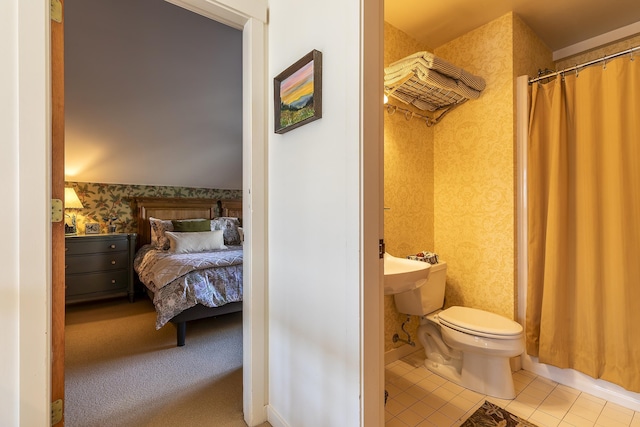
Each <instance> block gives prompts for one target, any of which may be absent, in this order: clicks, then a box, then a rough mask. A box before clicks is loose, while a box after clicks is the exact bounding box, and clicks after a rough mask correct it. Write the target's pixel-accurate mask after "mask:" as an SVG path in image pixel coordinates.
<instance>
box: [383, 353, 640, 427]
mask: <svg viewBox="0 0 640 427" xmlns="http://www.w3.org/2000/svg"><path fill="white" fill-rule="evenodd" d="M423 360H424V352H423V351H422V350H420V351H416V352H414V353H412V354H411V355H409V356H407V357H405V358H403V359H401V360H397V361H395V362H392V363H390V364H388V365H387V366H386V367H385V377H386V389H387V391H388V392H389V398H388V400H387V405H386V407H385V416H386V423H385V426H386V427H406V426H410V427H433V426H435V427H450V426H459V425H460V424H462V423H463V422H464V420H466V419H467V417H469V416H470V415H471V414H472V413H473V412H474V411H475V410H476V409H477V408H478V407H480V406H481V405H482V404H483V403H484V401H485V400H488V401H490V402H492V403H495V404H496V405H499V406H501V407H503V408H505V409H506V410H508V411H509V412H511V413H513V414H515V415H517V416H519V417H521V418H524V419H526V420H528V421H530V422H532V423H534V424H536V425H538V426H539V427H556V426H559V427H568V426H576V427H588V426H602V427H624V426H631V427H640V412H634V411H632V410H631V409H627V408H624V407H622V406H620V405H616V404H615V403H611V402H607V401H606V400H603V399H600V398H597V397H595V396H592V395H589V394H586V393H582V392H580V391H578V390H575V389H572V388H569V387H566V386H564V385H562V384H558V383H556V382H553V381H551V380H548V379H546V378H543V377H539V376H537V375H535V374H533V373H530V372H527V371H518V372H516V373H514V374H513V379H514V383H515V387H516V394H517V395H516V398H515V399H514V400H503V399H496V398H493V397H490V396H484V395H482V394H479V393H476V392H473V391H471V390H467V389H465V388H463V387H460V386H459V385H457V384H454V383H452V382H450V381H447V380H445V379H443V378H441V377H440V376H438V375H436V374H433V373H431V372H430V371H428V370H427V368H425V367H424V366H423V365H422V363H423ZM416 366H417V367H416Z"/></svg>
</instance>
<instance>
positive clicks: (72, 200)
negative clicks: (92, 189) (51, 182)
mask: <svg viewBox="0 0 640 427" xmlns="http://www.w3.org/2000/svg"><path fill="white" fill-rule="evenodd" d="M64 208H65V210H67V209H74V210H75V209H83V208H84V206H82V202H81V201H80V199H79V198H78V195H77V194H76V191H75V190H74V189H73V188H71V187H68V188H65V189H64ZM65 216H66V217H68V218H71V224H67V222H66V220H65V224H64V234H65V236H75V235H76V234H78V228H77V226H76V214H75V212H72V213H71V215H69V214H67V213H65Z"/></svg>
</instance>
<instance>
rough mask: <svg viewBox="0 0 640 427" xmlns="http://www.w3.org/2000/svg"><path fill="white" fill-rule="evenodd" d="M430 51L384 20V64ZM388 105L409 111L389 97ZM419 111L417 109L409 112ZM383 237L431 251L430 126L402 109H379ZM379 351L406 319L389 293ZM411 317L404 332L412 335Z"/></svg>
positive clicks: (396, 248)
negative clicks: (381, 112)
mask: <svg viewBox="0 0 640 427" xmlns="http://www.w3.org/2000/svg"><path fill="white" fill-rule="evenodd" d="M423 50H427V51H429V50H430V49H429V48H428V47H427V46H424V45H422V44H420V43H419V42H417V41H416V40H414V39H413V38H411V37H410V36H408V35H407V34H406V33H404V32H402V31H400V30H398V29H397V28H395V27H394V26H392V25H390V24H389V23H386V22H385V25H384V66H385V67H386V66H388V65H389V64H390V63H392V62H394V61H397V60H399V59H401V58H404V57H405V56H407V55H411V54H412V53H415V52H419V51H423ZM389 103H390V104H393V105H397V106H399V107H402V108H406V109H410V108H409V107H408V106H407V105H405V104H403V103H401V102H400V101H398V100H395V99H393V98H391V99H390V101H389ZM414 111H417V112H419V110H414ZM384 206H385V208H387V209H386V210H385V212H384V240H385V244H386V250H387V252H388V253H390V254H391V255H394V256H398V257H406V256H407V255H410V254H415V253H417V252H419V251H423V250H428V251H433V127H427V126H426V124H425V122H424V121H421V120H418V119H415V118H414V119H412V120H409V121H407V120H406V119H405V117H404V115H403V114H402V113H396V114H394V115H390V114H388V113H387V112H386V111H385V113H384ZM384 307H385V310H384V324H385V334H384V336H385V350H390V349H392V348H394V347H399V346H401V345H403V343H402V342H398V343H395V344H394V343H393V341H392V338H393V334H395V333H398V334H399V335H400V336H401V337H402V338H406V335H405V334H404V333H403V332H402V331H401V329H400V327H401V325H402V322H403V321H405V320H406V316H405V315H401V314H399V313H398V311H397V310H396V308H395V305H394V301H393V296H390V295H389V296H385V298H384ZM417 327H418V319H417V317H416V318H414V319H412V320H411V323H410V324H409V325H408V326H407V330H408V331H409V333H410V334H411V336H412V337H413V338H415V336H416V335H415V330H416V329H417Z"/></svg>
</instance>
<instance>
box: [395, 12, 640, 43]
mask: <svg viewBox="0 0 640 427" xmlns="http://www.w3.org/2000/svg"><path fill="white" fill-rule="evenodd" d="M510 11H513V12H515V13H516V14H518V15H519V16H520V17H521V18H522V19H523V20H524V22H526V23H527V25H529V27H531V29H532V30H533V31H534V32H535V33H536V34H537V35H538V36H539V37H540V38H541V39H542V40H543V41H544V42H545V43H546V44H547V46H548V47H549V48H550V49H551V51H557V50H559V49H563V48H566V47H568V46H571V45H574V44H576V43H578V42H581V41H584V40H587V39H590V38H592V37H595V36H599V35H601V34H605V33H608V32H610V31H612V30H616V29H618V28H621V27H625V26H627V25H631V24H634V23H636V22H640V1H638V0H608V1H605V0H554V1H547V0H482V1H478V0H419V1H417V0H386V1H385V5H384V16H385V21H387V22H388V23H390V24H391V25H393V26H394V27H396V28H398V29H400V30H402V31H404V32H405V33H407V34H409V35H410V36H412V37H413V38H415V39H416V40H418V41H420V42H422V43H424V44H425V45H426V46H428V47H429V48H431V49H435V48H437V47H439V46H441V45H443V44H445V43H447V42H449V41H451V40H453V39H455V38H457V37H459V36H461V35H463V34H465V33H468V32H469V31H471V30H473V29H475V28H478V27H480V26H482V25H484V24H486V23H488V22H490V21H492V20H494V19H496V18H499V17H500V16H502V15H504V14H506V13H507V12H510Z"/></svg>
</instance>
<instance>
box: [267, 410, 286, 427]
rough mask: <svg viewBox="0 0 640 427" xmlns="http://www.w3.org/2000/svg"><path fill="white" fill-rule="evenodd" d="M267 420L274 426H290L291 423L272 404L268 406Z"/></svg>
mask: <svg viewBox="0 0 640 427" xmlns="http://www.w3.org/2000/svg"><path fill="white" fill-rule="evenodd" d="M267 421H269V424H271V425H272V426H273V427H289V424H287V423H286V422H285V420H284V419H283V418H282V417H281V416H280V414H279V413H278V411H276V410H275V409H273V407H272V406H271V405H268V406H267Z"/></svg>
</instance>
